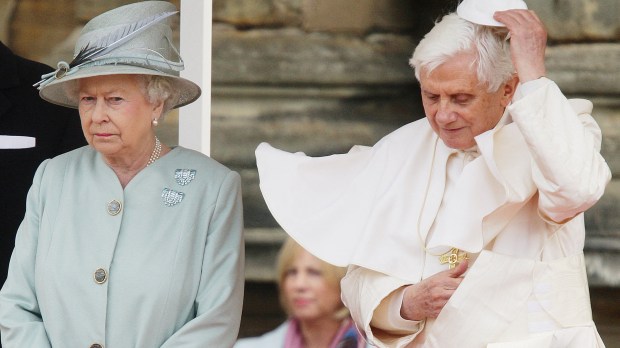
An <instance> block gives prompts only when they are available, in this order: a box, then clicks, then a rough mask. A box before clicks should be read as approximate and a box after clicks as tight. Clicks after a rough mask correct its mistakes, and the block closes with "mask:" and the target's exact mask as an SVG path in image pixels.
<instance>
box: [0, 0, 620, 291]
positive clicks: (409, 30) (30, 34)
mask: <svg viewBox="0 0 620 348" xmlns="http://www.w3.org/2000/svg"><path fill="white" fill-rule="evenodd" d="M129 2H134V1H128V0H105V1H104V0H80V1H78V0H54V1H52V0H19V1H16V0H0V13H1V14H2V16H0V38H2V40H3V41H4V42H7V43H8V44H9V46H10V47H12V48H13V49H14V50H15V51H16V52H17V53H19V54H21V55H24V56H26V57H28V58H31V59H35V60H39V61H43V62H46V63H47V64H50V65H53V66H54V65H55V64H56V62H57V61H58V60H61V59H65V60H66V59H68V58H69V57H70V56H71V51H72V47H73V43H74V41H75V38H76V37H77V33H78V32H79V30H80V29H81V26H82V25H83V24H84V23H85V22H86V21H87V20H88V19H90V18H92V17H93V16H94V15H95V14H98V13H101V12H103V11H105V10H107V9H110V8H113V7H116V6H119V5H121V4H124V3H129ZM173 2H174V3H175V4H176V5H177V6H178V5H179V1H173ZM526 2H527V3H528V5H529V6H530V8H532V9H534V10H536V11H537V12H538V13H539V15H540V17H541V18H542V19H543V21H544V22H545V23H546V25H547V27H548V32H549V43H550V47H549V48H548V50H547V65H548V75H549V77H550V78H551V79H553V80H555V81H557V83H558V84H559V85H560V87H561V88H562V90H563V91H564V92H565V93H566V94H567V95H568V96H569V97H585V98H588V99H591V100H593V101H594V104H595V112H594V116H595V118H596V119H597V121H598V122H599V124H600V125H601V127H602V129H603V135H604V141H603V149H602V152H603V155H604V156H605V158H606V159H607V161H608V162H609V164H610V166H611V167H612V170H613V172H614V175H617V174H618V173H619V172H620V160H618V159H617V154H618V151H619V149H618V147H619V146H620V145H619V144H620V130H619V129H620V127H619V126H620V124H618V123H619V122H620V84H618V82H617V81H620V76H619V75H620V22H619V21H618V20H617V19H618V18H620V3H619V2H617V0H560V1H558V0H529V1H528V0H526ZM455 7H456V1H455V0H440V1H411V0H214V1H213V10H214V12H213V17H214V28H213V87H212V97H213V104H212V127H213V134H212V156H213V157H214V158H216V159H217V160H219V161H221V162H223V163H224V164H226V165H228V166H230V167H231V168H233V169H235V170H237V171H239V172H240V173H241V175H242V178H243V189H244V203H245V217H246V221H245V223H246V240H247V243H246V247H247V252H248V263H247V279H248V280H254V281H270V280H271V279H273V260H274V256H275V253H276V252H277V249H278V247H279V245H280V243H281V241H282V239H283V236H284V234H283V232H282V231H281V230H280V229H279V228H278V227H277V224H276V223H275V221H274V220H273V218H272V217H271V215H270V214H269V212H268V210H267V208H266V206H265V204H264V202H263V200H262V197H261V195H260V191H259V189H258V180H257V173H256V168H255V162H254V154H253V151H254V148H255V147H256V145H258V143H259V142H261V141H268V142H270V143H272V144H273V145H274V146H277V147H280V148H283V149H286V150H290V151H304V152H306V153H308V154H310V155H324V154H330V153H337V152H343V151H347V150H348V148H349V147H350V146H351V145H353V144H365V145H371V144H373V143H374V142H376V141H377V140H378V139H380V138H381V137H382V136H383V135H385V134H387V133H389V132H390V131H391V130H393V129H395V128H397V127H399V126H400V125H403V124H405V123H408V122H411V121H413V120H415V119H418V118H420V117H421V116H422V115H423V113H422V109H421V106H420V103H419V95H418V94H419V90H418V87H417V84H416V82H415V79H414V77H413V75H412V71H411V69H410V68H409V67H408V65H407V60H408V58H409V56H410V54H411V52H412V51H413V48H414V47H415V45H416V43H417V41H418V40H419V39H420V37H421V36H422V34H423V33H425V32H427V31H428V29H429V28H430V27H431V26H432V24H433V21H434V20H435V19H437V18H438V17H439V16H440V15H441V14H443V13H446V12H448V11H449V10H451V9H454V8H455ZM176 120H177V118H176V115H175V114H172V115H170V116H169V117H168V119H167V122H166V126H165V127H164V128H162V129H160V130H159V131H160V132H161V135H162V137H163V138H164V141H165V142H166V143H168V144H171V145H174V144H176V143H177V138H176V137H177V136H176V132H177V126H176ZM619 200H620V184H619V183H618V182H617V181H616V180H613V181H612V183H611V184H610V185H609V187H608V189H607V193H606V194H605V196H604V197H603V198H602V199H601V201H600V202H599V203H598V204H597V205H596V206H595V207H594V208H593V209H592V210H591V211H589V212H588V213H587V214H586V223H587V229H588V238H587V241H586V252H587V254H586V256H587V261H588V266H589V267H588V271H589V273H590V274H589V276H590V278H591V281H592V284H594V285H612V286H617V285H620V274H619V273H618V272H617V271H616V270H615V269H614V265H615V264H617V263H618V262H619V261H620V239H619V238H618V237H620V220H619V218H618V214H617V211H618V203H619Z"/></svg>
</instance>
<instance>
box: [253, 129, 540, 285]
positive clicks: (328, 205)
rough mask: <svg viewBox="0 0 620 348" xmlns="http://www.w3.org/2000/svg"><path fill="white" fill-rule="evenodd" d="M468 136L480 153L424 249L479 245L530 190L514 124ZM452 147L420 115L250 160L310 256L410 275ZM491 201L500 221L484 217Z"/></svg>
mask: <svg viewBox="0 0 620 348" xmlns="http://www.w3.org/2000/svg"><path fill="white" fill-rule="evenodd" d="M476 141H477V143H478V147H479V150H480V152H481V156H479V157H478V158H477V159H475V160H474V161H472V162H471V163H470V165H468V166H467V167H466V169H465V170H464V172H463V174H462V175H461V177H460V179H459V182H458V184H457V185H456V190H455V192H454V193H453V195H454V199H451V202H453V204H452V205H448V206H446V207H445V208H444V209H448V210H449V214H447V215H446V216H451V217H452V218H451V219H450V220H449V221H448V220H445V221H441V222H439V225H438V226H437V227H436V228H435V232H434V234H433V236H432V238H430V239H429V240H428V242H427V246H428V247H429V248H431V249H432V248H443V247H457V248H460V249H463V250H466V251H468V252H472V253H477V252H479V251H480V250H482V248H483V246H484V245H485V244H486V242H488V241H490V240H491V239H493V238H494V237H495V236H496V235H497V233H499V232H500V231H501V229H502V228H503V227H504V226H505V224H506V223H508V222H509V221H510V217H511V216H512V215H514V214H516V213H517V212H518V210H519V208H520V207H521V206H522V205H523V204H525V203H526V202H527V200H528V199H529V198H530V197H531V196H532V195H533V194H534V193H535V191H536V188H535V185H534V184H533V181H532V179H531V177H532V176H531V156H530V154H529V152H528V150H527V145H526V144H525V141H524V140H523V137H522V136H521V134H520V133H519V131H518V129H517V127H516V125H515V124H508V125H506V126H503V127H498V128H497V129H493V130H490V131H488V132H486V133H483V134H481V135H480V136H478V137H477V138H476ZM495 144H501V146H497V145H495ZM453 151H454V150H452V149H449V148H448V147H446V146H445V145H444V144H443V142H442V141H441V140H438V139H437V135H436V134H435V133H434V132H433V130H432V129H431V128H430V126H429V124H428V121H427V120H426V119H422V120H419V121H416V122H413V123H410V124H408V125H405V126H403V127H401V128H399V129H397V130H396V131H394V132H392V133H390V134H388V135H387V136H385V137H384V138H383V139H381V140H380V141H379V142H378V143H377V144H375V145H374V146H373V147H363V146H355V147H353V148H352V149H351V151H349V152H348V153H346V154H337V155H331V156H326V157H309V156H306V155H305V154H303V153H294V154H293V153H289V152H285V151H281V150H278V149H275V148H273V147H272V146H270V145H269V144H267V143H262V144H260V145H259V146H258V148H257V149H256V161H257V166H258V172H259V177H260V188H261V191H262V193H263V197H264V198H265V201H266V203H267V206H268V207H269V210H270V211H271V213H272V215H273V216H274V218H275V219H276V221H277V222H278V223H279V224H280V225H281V226H282V228H283V229H284V230H285V231H286V232H287V233H288V234H289V235H291V236H292V237H293V238H294V239H295V240H296V241H297V242H298V243H299V244H300V245H302V246H303V247H304V248H306V249H307V250H308V251H310V252H311V253H312V254H314V255H316V256H317V257H319V258H321V259H323V260H325V261H327V262H329V263H331V264H334V265H337V266H347V265H351V264H353V265H358V266H362V267H365V268H368V269H371V270H375V271H378V272H382V273H385V274H389V275H392V276H395V277H399V278H401V279H410V280H419V279H421V273H420V272H421V270H422V267H418V266H419V265H420V263H421V262H422V261H423V259H422V257H423V255H424V251H423V248H422V246H421V242H420V241H421V240H423V239H426V235H427V233H428V230H429V228H430V227H431V224H432V223H433V222H434V219H435V216H436V214H437V210H438V209H439V205H440V203H441V197H442V196H443V190H444V185H445V170H446V161H447V158H448V156H449V155H450V153H452V152H453ZM498 159H499V160H498ZM508 159H509V163H508V162H507V160H508ZM427 189H428V194H426V190H427ZM507 202H511V203H513V204H508V205H506V203H507ZM499 208H501V209H502V210H503V211H502V214H501V219H486V220H485V219H484V218H485V217H486V216H487V215H489V214H490V213H492V212H494V211H496V210H497V209H499ZM483 224H484V233H483ZM416 234H419V236H420V237H417V236H416Z"/></svg>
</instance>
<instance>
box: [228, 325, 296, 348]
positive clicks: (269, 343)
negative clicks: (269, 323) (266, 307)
mask: <svg viewBox="0 0 620 348" xmlns="http://www.w3.org/2000/svg"><path fill="white" fill-rule="evenodd" d="M287 329H288V321H285V322H284V323H282V324H280V326H278V327H277V328H275V329H273V330H272V331H269V332H267V333H265V334H263V335H261V336H257V337H248V338H241V339H239V340H237V343H235V345H234V348H278V347H283V346H284V336H285V335H286V330H287Z"/></svg>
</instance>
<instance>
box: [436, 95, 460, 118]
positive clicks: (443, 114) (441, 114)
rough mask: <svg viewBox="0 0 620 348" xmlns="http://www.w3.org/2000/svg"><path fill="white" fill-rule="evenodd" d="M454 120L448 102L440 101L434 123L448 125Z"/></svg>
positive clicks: (453, 113)
mask: <svg viewBox="0 0 620 348" xmlns="http://www.w3.org/2000/svg"><path fill="white" fill-rule="evenodd" d="M454 120H456V113H455V112H454V109H453V107H452V105H451V103H450V101H449V100H441V101H440V102H439V105H438V107H437V113H436V114H435V122H437V123H439V124H448V123H450V122H453V121H454Z"/></svg>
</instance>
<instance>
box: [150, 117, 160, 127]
mask: <svg viewBox="0 0 620 348" xmlns="http://www.w3.org/2000/svg"><path fill="white" fill-rule="evenodd" d="M152 123H153V127H157V125H159V121H157V119H156V118H154V119H153V122H152Z"/></svg>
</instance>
